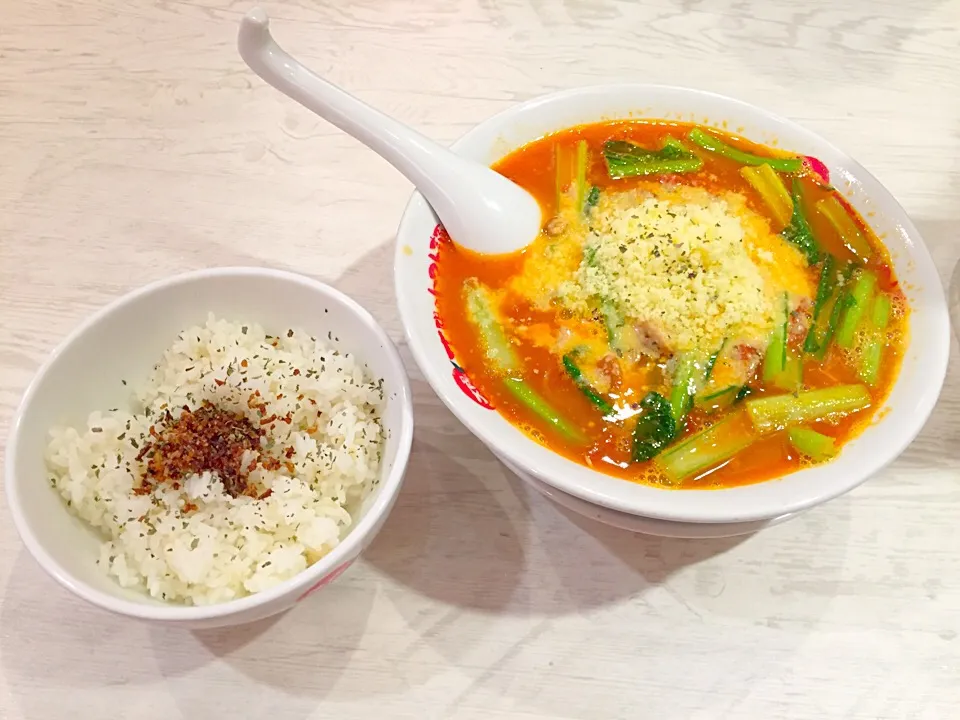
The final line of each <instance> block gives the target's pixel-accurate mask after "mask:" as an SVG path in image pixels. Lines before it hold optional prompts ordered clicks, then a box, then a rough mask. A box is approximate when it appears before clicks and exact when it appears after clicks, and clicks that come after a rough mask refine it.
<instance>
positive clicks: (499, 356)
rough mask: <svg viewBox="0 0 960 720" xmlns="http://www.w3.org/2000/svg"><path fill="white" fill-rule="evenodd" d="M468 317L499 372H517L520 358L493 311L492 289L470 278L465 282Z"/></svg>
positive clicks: (488, 359)
mask: <svg viewBox="0 0 960 720" xmlns="http://www.w3.org/2000/svg"><path fill="white" fill-rule="evenodd" d="M464 292H465V299H466V306H467V317H468V318H469V319H470V321H471V322H473V324H474V325H476V326H477V330H478V331H479V333H480V340H481V342H482V343H483V347H484V351H485V352H484V355H485V356H486V359H487V361H489V363H490V364H491V365H492V366H493V367H494V368H495V369H496V370H498V371H499V372H501V373H508V372H517V371H518V370H519V369H520V359H519V358H518V357H517V353H516V352H514V350H513V347H512V346H511V345H510V341H509V339H508V338H507V335H506V333H505V332H504V331H503V327H502V326H501V325H500V322H499V321H498V320H497V317H496V315H495V314H494V311H493V300H492V298H491V296H490V291H489V290H487V289H486V288H485V287H484V286H483V285H481V284H480V283H479V281H477V279H476V278H470V279H469V280H467V281H466V282H465V283H464Z"/></svg>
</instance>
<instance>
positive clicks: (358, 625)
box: [150, 573, 375, 720]
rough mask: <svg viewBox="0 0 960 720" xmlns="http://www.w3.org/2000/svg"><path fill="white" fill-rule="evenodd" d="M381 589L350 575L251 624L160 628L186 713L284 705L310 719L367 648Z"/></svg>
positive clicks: (244, 711)
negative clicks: (366, 638) (363, 647)
mask: <svg viewBox="0 0 960 720" xmlns="http://www.w3.org/2000/svg"><path fill="white" fill-rule="evenodd" d="M374 594H375V593H374V592H372V591H371V589H370V587H369V585H368V584H367V582H365V581H364V578H363V577H362V576H358V574H354V573H348V574H346V575H344V576H343V577H342V578H340V579H339V580H338V581H337V582H336V583H334V584H332V585H331V586H330V587H328V588H326V589H324V590H323V592H320V593H316V594H314V595H312V596H311V597H310V598H308V599H306V600H304V601H303V602H301V603H299V604H298V605H297V606H295V607H294V608H293V609H291V610H289V611H287V612H285V613H282V614H280V615H276V616H274V617H271V618H267V619H264V620H261V621H258V622H255V623H251V624H248V625H240V626H234V627H224V628H217V629H213V630H200V631H192V632H191V631H183V630H178V629H174V628H165V627H162V626H153V627H152V628H151V631H150V644H151V647H152V651H153V658H154V660H155V662H156V666H157V667H158V668H159V671H160V674H161V675H162V676H163V678H164V679H165V680H166V685H167V688H168V692H169V694H170V695H171V696H172V697H173V699H174V701H175V702H176V704H177V706H178V707H179V709H180V712H181V713H182V714H183V717H185V718H197V720H201V719H205V718H210V717H267V716H269V715H271V714H276V713H277V712H278V710H280V709H281V708H282V714H283V716H284V717H291V718H306V717H308V716H310V715H311V714H312V713H314V712H316V706H317V704H318V703H319V702H321V701H323V700H324V699H326V698H328V696H330V695H331V694H335V690H336V687H337V684H338V682H339V681H340V679H341V677H342V675H343V673H344V671H345V669H346V668H347V667H348V666H349V665H350V663H351V659H352V658H353V655H354V652H355V651H356V650H357V648H358V647H360V646H361V642H362V637H363V635H364V632H365V630H366V627H367V621H368V618H369V616H370V611H371V607H372V604H373V597H374ZM218 686H219V688H220V689H219V690H218V689H217V688H218Z"/></svg>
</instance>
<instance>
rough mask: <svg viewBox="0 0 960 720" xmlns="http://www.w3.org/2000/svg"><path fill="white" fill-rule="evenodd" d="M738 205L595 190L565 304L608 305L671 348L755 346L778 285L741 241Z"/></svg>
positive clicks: (698, 192)
mask: <svg viewBox="0 0 960 720" xmlns="http://www.w3.org/2000/svg"><path fill="white" fill-rule="evenodd" d="M740 205H741V207H737V208H735V210H736V211H734V209H732V208H731V207H730V204H729V203H728V201H727V199H724V198H720V197H717V196H714V195H711V194H709V193H707V192H706V191H705V190H702V189H699V188H689V187H679V188H673V189H661V190H660V191H659V192H657V194H656V195H654V194H651V193H650V192H648V191H645V190H638V191H633V192H624V193H617V194H604V196H603V197H602V199H601V201H600V204H599V205H598V206H597V207H596V208H595V210H594V211H593V212H592V213H591V215H590V218H589V229H588V233H587V235H586V239H585V244H584V246H583V259H582V261H581V263H580V266H579V269H578V270H577V273H576V279H575V281H572V282H568V283H565V284H564V285H563V286H562V287H561V289H560V291H561V295H563V296H564V300H565V302H566V303H568V304H570V305H572V306H577V305H580V306H585V305H587V304H588V303H589V302H590V301H591V298H597V297H600V298H605V299H607V300H609V301H612V302H613V303H615V304H616V305H617V306H618V308H619V309H620V311H621V312H622V313H623V315H624V316H626V317H631V318H635V319H641V320H644V321H646V322H647V323H649V324H650V325H651V328H652V329H653V330H655V331H656V332H657V333H658V334H659V336H660V337H661V338H662V339H663V340H664V341H665V342H666V344H667V345H669V347H670V348H671V349H672V350H673V351H675V352H682V351H685V350H689V349H693V348H704V347H707V348H709V347H717V346H719V345H720V343H722V342H723V340H724V339H733V338H738V339H742V340H745V341H758V342H763V340H764V339H765V338H766V337H767V336H768V335H769V333H770V331H771V330H772V328H773V325H774V322H775V318H776V308H777V303H776V294H777V291H779V292H782V291H783V289H782V286H781V287H779V288H773V287H771V285H772V284H771V283H770V282H768V278H769V273H767V272H763V271H762V269H761V267H760V265H762V264H763V263H762V259H761V258H759V257H757V254H756V253H757V251H758V250H760V249H759V248H755V247H753V243H750V242H747V239H746V233H745V229H744V225H743V224H742V223H741V219H740V215H741V214H742V213H743V212H748V213H749V210H747V209H746V208H745V207H743V206H742V203H740ZM751 229H753V228H751ZM768 232H769V231H768ZM783 244H784V245H785V243H783ZM786 250H788V251H789V250H790V248H786ZM752 255H753V257H752ZM755 258H756V260H755ZM758 261H759V262H758ZM776 284H777V285H780V283H776Z"/></svg>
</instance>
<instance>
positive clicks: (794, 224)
mask: <svg viewBox="0 0 960 720" xmlns="http://www.w3.org/2000/svg"><path fill="white" fill-rule="evenodd" d="M792 197H793V215H792V216H791V217H790V224H789V225H787V227H785V228H784V229H783V231H782V232H781V233H780V235H781V236H782V237H783V239H784V240H786V241H787V242H789V243H793V244H794V245H796V246H797V248H799V250H800V252H802V253H803V254H804V256H805V257H806V258H807V262H808V263H809V264H811V265H815V264H816V263H817V262H818V261H819V260H820V245H819V243H818V242H817V239H816V238H815V237H814V235H813V230H812V229H811V228H810V223H809V222H807V216H806V214H805V213H804V211H803V188H802V187H801V185H800V180H798V179H797V178H794V179H793V188H792Z"/></svg>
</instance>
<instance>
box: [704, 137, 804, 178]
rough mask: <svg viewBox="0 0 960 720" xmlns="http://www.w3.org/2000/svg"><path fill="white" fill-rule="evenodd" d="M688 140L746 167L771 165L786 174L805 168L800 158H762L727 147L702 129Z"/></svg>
mask: <svg viewBox="0 0 960 720" xmlns="http://www.w3.org/2000/svg"><path fill="white" fill-rule="evenodd" d="M687 139H688V140H689V141H690V142H692V143H693V144H695V145H698V146H700V147H702V148H703V149H704V150H709V151H710V152H712V153H716V154H717V155H721V156H723V157H725V158H728V159H730V160H733V161H735V162H738V163H743V164H744V165H769V166H770V167H772V168H773V169H774V170H778V171H779V172H785V173H795V172H799V171H800V170H801V169H802V168H803V160H802V159H801V158H798V157H785V158H771V157H761V156H760V155H754V154H753V153H748V152H744V151H743V150H738V149H737V148H735V147H732V146H730V145H727V144H726V143H725V142H723V141H722V140H720V138H718V137H716V136H715V135H711V134H710V133H708V132H705V131H704V130H701V129H700V128H694V129H693V130H691V131H690V133H689V134H688V135H687Z"/></svg>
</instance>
